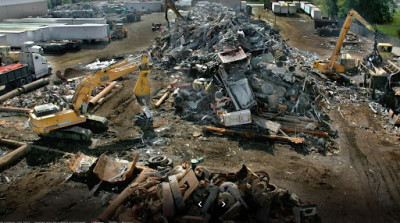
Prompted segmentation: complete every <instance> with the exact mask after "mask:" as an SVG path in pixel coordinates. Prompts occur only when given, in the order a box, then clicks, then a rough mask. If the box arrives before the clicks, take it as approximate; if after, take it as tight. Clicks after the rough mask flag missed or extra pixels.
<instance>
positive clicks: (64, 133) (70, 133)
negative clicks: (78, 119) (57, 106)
mask: <svg viewBox="0 0 400 223" xmlns="http://www.w3.org/2000/svg"><path fill="white" fill-rule="evenodd" d="M92 136H93V133H92V131H90V129H85V128H82V127H79V126H74V127H70V128H64V129H57V130H54V131H51V132H49V133H47V134H42V135H41V137H48V138H62V139H72V140H78V141H89V140H90V139H91V138H92Z"/></svg>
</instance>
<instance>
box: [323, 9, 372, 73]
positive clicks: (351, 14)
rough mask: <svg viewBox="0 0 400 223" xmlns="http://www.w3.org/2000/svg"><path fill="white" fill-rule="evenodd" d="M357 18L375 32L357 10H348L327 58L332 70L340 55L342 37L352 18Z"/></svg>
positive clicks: (343, 37) (347, 30)
mask: <svg viewBox="0 0 400 223" xmlns="http://www.w3.org/2000/svg"><path fill="white" fill-rule="evenodd" d="M353 17H354V18H355V19H357V20H358V21H359V22H361V23H362V24H363V25H364V26H365V27H367V28H368V29H369V30H371V31H372V32H373V33H375V32H376V30H375V28H374V27H373V26H371V25H370V24H369V23H368V22H367V21H366V20H365V19H364V18H363V17H362V16H361V15H360V14H358V12H356V11H355V10H353V9H352V10H350V11H349V13H348V14H347V17H346V20H345V21H344V24H343V27H342V29H341V30H340V34H339V37H338V40H337V42H336V45H335V48H334V49H333V52H332V55H331V58H330V59H329V66H328V67H329V69H330V70H332V69H333V67H334V64H335V62H336V60H337V59H338V57H339V55H340V49H341V48H342V45H343V42H344V39H345V38H346V34H347V32H349V29H350V26H351V24H352V22H353V20H352V18H353Z"/></svg>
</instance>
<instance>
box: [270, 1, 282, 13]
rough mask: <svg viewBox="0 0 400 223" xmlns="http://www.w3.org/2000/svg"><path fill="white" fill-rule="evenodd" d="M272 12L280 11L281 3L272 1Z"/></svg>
mask: <svg viewBox="0 0 400 223" xmlns="http://www.w3.org/2000/svg"><path fill="white" fill-rule="evenodd" d="M272 12H274V13H275V14H279V13H281V5H280V4H279V2H274V3H272Z"/></svg>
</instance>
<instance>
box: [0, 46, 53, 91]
mask: <svg viewBox="0 0 400 223" xmlns="http://www.w3.org/2000/svg"><path fill="white" fill-rule="evenodd" d="M19 61H20V63H17V64H11V65H7V66H1V67H0V85H5V86H6V88H7V89H12V88H15V87H21V86H23V85H25V84H27V83H30V82H32V81H34V80H36V79H38V78H41V77H45V76H49V75H51V70H52V68H51V66H50V64H49V63H48V62H47V61H46V59H45V58H44V57H43V56H42V55H40V54H38V53H31V52H20V53H19Z"/></svg>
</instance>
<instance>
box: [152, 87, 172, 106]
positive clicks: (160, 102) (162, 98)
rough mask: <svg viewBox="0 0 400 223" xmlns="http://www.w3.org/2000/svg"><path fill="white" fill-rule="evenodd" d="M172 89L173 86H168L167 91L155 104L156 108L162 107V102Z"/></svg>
mask: <svg viewBox="0 0 400 223" xmlns="http://www.w3.org/2000/svg"><path fill="white" fill-rule="evenodd" d="M170 90H171V87H168V88H167V91H166V92H165V93H164V94H163V96H162V97H161V98H160V99H159V100H158V101H157V102H156V103H155V104H154V106H155V107H156V108H158V107H160V106H161V104H162V103H163V102H164V101H165V100H166V99H167V98H168V96H169V91H170Z"/></svg>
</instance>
